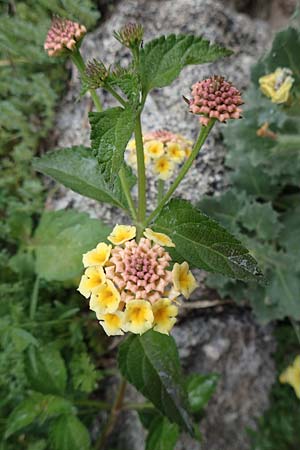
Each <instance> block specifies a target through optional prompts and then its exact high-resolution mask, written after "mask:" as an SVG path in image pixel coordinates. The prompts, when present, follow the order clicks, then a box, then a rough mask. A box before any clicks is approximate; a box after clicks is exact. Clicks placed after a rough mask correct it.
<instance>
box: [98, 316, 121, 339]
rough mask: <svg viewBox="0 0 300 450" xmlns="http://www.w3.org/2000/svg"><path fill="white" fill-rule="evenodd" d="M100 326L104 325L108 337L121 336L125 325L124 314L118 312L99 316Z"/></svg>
mask: <svg viewBox="0 0 300 450" xmlns="http://www.w3.org/2000/svg"><path fill="white" fill-rule="evenodd" d="M99 319H100V325H102V327H103V329H104V331H105V333H106V334H107V335H108V336H121V335H122V334H124V332H123V331H122V328H123V323H124V313H123V312H121V311H116V312H114V313H107V314H103V315H101V316H99Z"/></svg>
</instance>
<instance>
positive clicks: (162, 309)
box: [152, 298, 178, 334]
mask: <svg viewBox="0 0 300 450" xmlns="http://www.w3.org/2000/svg"><path fill="white" fill-rule="evenodd" d="M152 311H153V315H154V330H155V331H158V332H159V333H164V334H169V332H170V331H171V329H172V328H173V326H174V324H175V322H176V316H177V314H178V308H177V306H175V305H173V304H172V302H171V300H170V299H168V298H161V299H160V300H157V301H156V302H155V303H154V304H153V305H152Z"/></svg>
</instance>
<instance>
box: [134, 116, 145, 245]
mask: <svg viewBox="0 0 300 450" xmlns="http://www.w3.org/2000/svg"><path fill="white" fill-rule="evenodd" d="M134 135H135V142H136V153H137V169H138V213H137V228H138V235H137V238H138V239H139V238H140V236H141V234H142V232H143V228H144V227H143V223H144V221H145V217H146V170H145V155H144V144H143V137H142V125H141V114H140V113H139V114H138V115H137V118H136V125H135V131H134Z"/></svg>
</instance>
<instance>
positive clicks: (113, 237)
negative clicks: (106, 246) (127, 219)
mask: <svg viewBox="0 0 300 450" xmlns="http://www.w3.org/2000/svg"><path fill="white" fill-rule="evenodd" d="M135 236H136V227H132V226H130V225H116V226H115V227H114V229H113V230H112V232H111V233H110V235H109V236H108V238H107V239H108V240H109V241H110V242H112V243H113V244H114V245H120V244H124V242H126V241H130V240H131V239H133V238H135Z"/></svg>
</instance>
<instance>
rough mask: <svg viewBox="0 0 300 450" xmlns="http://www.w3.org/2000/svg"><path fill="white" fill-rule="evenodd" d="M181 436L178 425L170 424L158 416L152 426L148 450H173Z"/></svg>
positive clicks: (147, 444)
mask: <svg viewBox="0 0 300 450" xmlns="http://www.w3.org/2000/svg"><path fill="white" fill-rule="evenodd" d="M179 434H180V432H179V427H178V426H177V425H176V424H174V423H170V422H169V421H168V419H167V418H166V417H163V416H158V417H156V419H154V420H153V422H152V424H151V426H150V429H149V432H148V436H147V440H146V450H173V449H174V447H175V445H176V442H177V440H178V438H179Z"/></svg>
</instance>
